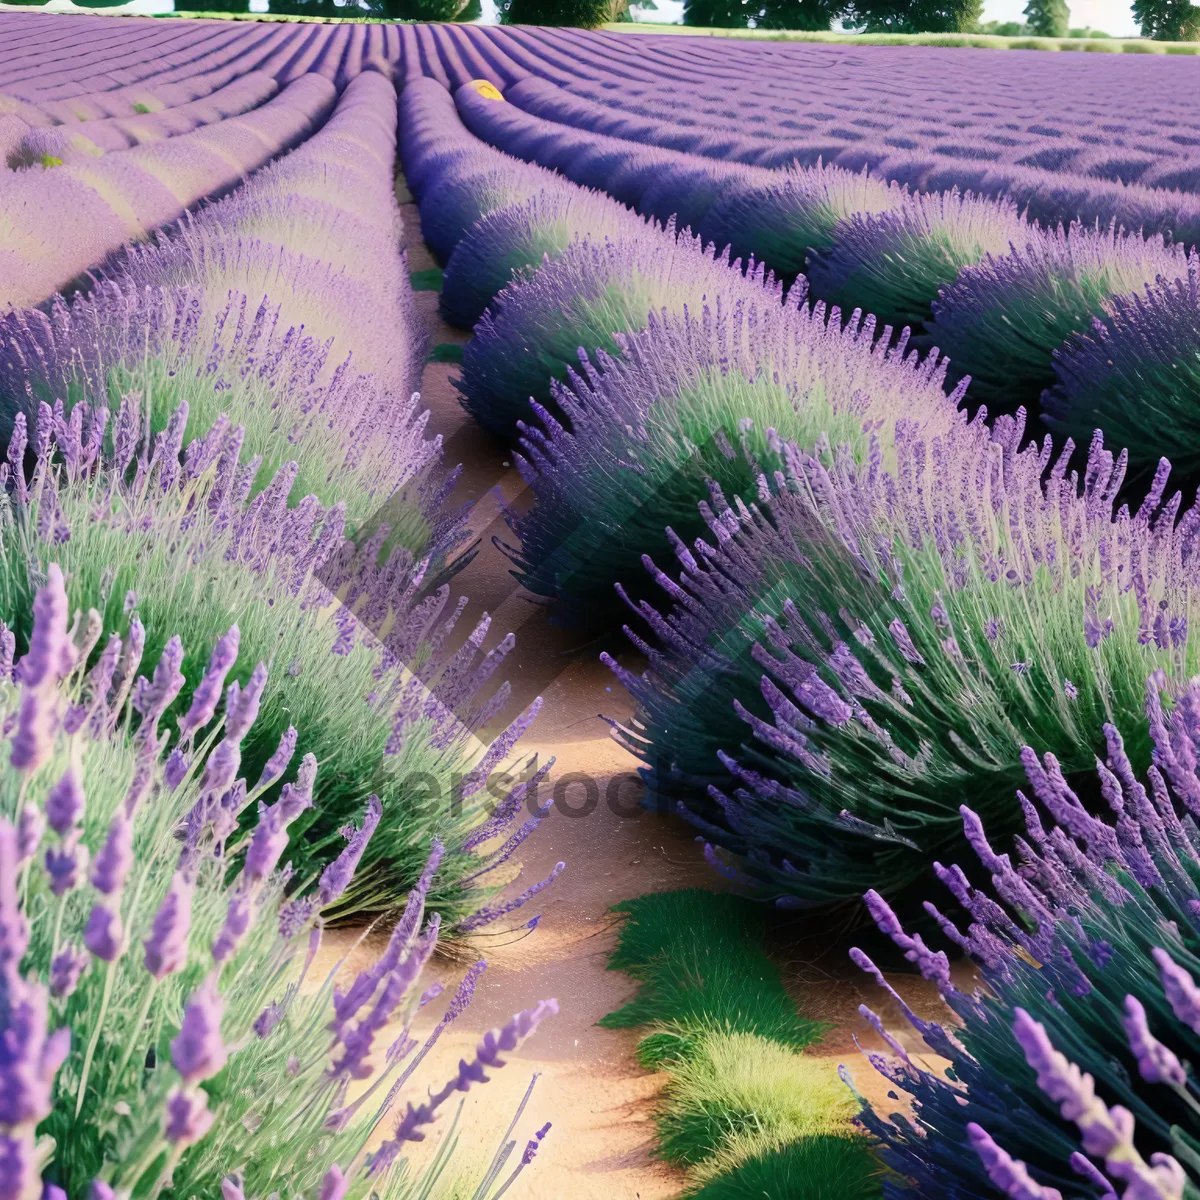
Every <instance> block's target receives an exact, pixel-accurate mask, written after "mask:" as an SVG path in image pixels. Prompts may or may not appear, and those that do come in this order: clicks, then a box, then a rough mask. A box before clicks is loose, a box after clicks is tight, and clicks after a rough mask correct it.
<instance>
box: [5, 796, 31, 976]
mask: <svg viewBox="0 0 1200 1200" xmlns="http://www.w3.org/2000/svg"><path fill="white" fill-rule="evenodd" d="M17 851H18V834H17V831H16V830H15V829H13V827H12V825H10V824H9V823H8V822H7V821H5V820H3V819H0V979H4V978H7V977H9V976H10V975H15V974H16V972H17V968H18V967H19V966H20V963H21V959H22V958H24V956H25V951H26V949H27V948H28V946H29V926H28V924H27V922H26V920H25V914H24V913H23V912H22V909H21V904H20V901H19V900H18V898H17V877H18V874H19V872H18V869H17V868H18V864H19V863H20V858H19V857H18V853H17Z"/></svg>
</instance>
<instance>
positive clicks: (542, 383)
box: [456, 225, 782, 439]
mask: <svg viewBox="0 0 1200 1200" xmlns="http://www.w3.org/2000/svg"><path fill="white" fill-rule="evenodd" d="M781 291H782V289H781V288H780V286H779V285H778V284H777V283H776V282H775V281H774V279H773V277H771V276H769V275H767V274H766V273H765V272H764V271H763V269H762V268H761V267H756V266H754V265H753V264H750V266H749V270H748V272H747V274H746V275H745V276H743V275H742V273H741V271H740V270H738V269H736V267H734V266H733V265H731V264H730V263H729V261H728V256H718V255H714V254H713V253H712V250H711V248H710V249H709V250H708V251H705V250H704V249H703V248H702V247H701V244H700V241H699V239H697V238H693V237H692V236H691V235H690V234H688V233H686V232H684V233H676V232H675V230H674V229H673V228H672V227H671V226H669V225H668V226H667V227H666V228H665V229H663V228H659V227H656V226H647V227H645V228H644V229H643V230H641V231H640V232H639V233H638V235H637V236H636V237H629V238H623V239H622V240H620V241H617V242H610V241H604V242H601V241H593V240H592V239H590V238H585V239H584V240H582V241H579V242H576V243H573V244H572V245H571V246H569V247H568V248H567V250H566V251H565V252H564V253H563V254H562V255H561V256H560V257H559V258H558V259H556V260H554V261H551V262H546V263H543V265H542V266H541V267H540V268H539V269H538V270H537V271H536V272H535V273H534V275H533V276H532V277H530V278H528V279H521V280H518V281H516V282H514V283H512V284H510V285H509V286H508V287H507V288H505V289H504V291H503V292H501V293H500V295H499V296H498V297H497V298H496V302H495V306H494V308H493V309H492V310H490V311H488V312H487V313H485V314H484V316H483V318H482V320H481V321H480V322H479V324H478V325H477V326H476V328H475V336H474V337H473V338H472V339H471V341H470V342H468V343H467V346H466V349H465V351H464V354H463V369H462V375H461V377H460V378H459V379H457V380H456V383H457V386H458V389H459V391H460V393H461V394H462V402H463V407H464V408H466V409H467V411H468V412H469V413H471V415H472V416H473V417H475V419H476V420H477V421H479V423H480V424H481V425H483V426H484V428H486V429H488V430H490V431H491V432H493V433H496V434H498V435H499V436H501V437H506V438H509V439H514V438H515V435H516V433H517V422H518V421H519V420H521V419H522V418H523V417H524V416H525V415H526V414H527V413H528V412H529V411H530V410H529V408H528V407H527V405H528V402H529V399H530V398H531V397H532V399H534V400H535V401H537V402H538V403H539V404H541V405H542V406H543V407H544V408H550V409H552V408H553V401H552V398H551V395H550V386H551V382H552V381H553V380H558V381H559V382H561V381H563V380H564V379H565V378H566V375H567V371H568V369H569V368H571V367H573V366H574V364H576V363H578V362H579V361H580V357H579V356H580V353H581V352H583V353H584V354H587V353H590V352H592V351H594V350H604V351H605V352H606V353H608V354H614V353H616V351H617V345H616V342H615V341H614V335H615V334H618V333H633V332H636V331H637V330H639V329H642V328H644V327H645V326H646V324H647V322H648V321H649V319H650V314H651V313H652V312H662V313H664V314H669V315H679V314H682V313H683V311H684V310H685V309H694V310H697V311H698V310H699V309H701V308H702V307H703V305H704V304H705V303H706V302H707V303H709V304H713V303H715V302H716V299H717V297H718V296H720V297H721V298H722V299H723V300H724V301H725V303H727V304H730V305H733V304H736V303H737V302H738V301H739V300H741V301H748V302H755V301H757V302H759V303H770V302H772V301H773V302H775V303H778V302H779V298H780V296H781Z"/></svg>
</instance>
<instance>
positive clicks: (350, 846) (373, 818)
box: [317, 796, 383, 908]
mask: <svg viewBox="0 0 1200 1200" xmlns="http://www.w3.org/2000/svg"><path fill="white" fill-rule="evenodd" d="M382 816H383V806H382V805H381V804H380V803H379V797H378V796H371V797H369V798H368V800H367V808H366V812H365V813H364V814H363V823H362V828H361V829H353V828H352V827H347V829H346V830H344V831H343V832H345V833H348V834H349V837H348V838H347V844H346V848H345V849H344V850H343V851H342V852H341V854H339V855H338V856H337V858H335V859H334V860H333V862H331V863H330V864H329V866H327V867H326V868H325V870H324V872H323V873H322V875H321V886H320V891H319V892H318V894H317V902H318V903H319V904H320V905H321V907H322V908H326V907H328V906H329V905H330V904H332V903H333V902H334V901H335V900H336V899H337V898H338V897H339V896H341V894H342V893H343V892H344V891H345V890H346V888H347V886H348V885H349V883H350V880H351V879H352V878H353V877H354V872H355V870H356V868H357V867H358V864H359V860H360V859H361V858H362V856H363V851H364V850H366V848H367V843H368V842H369V841H370V840H371V834H373V833H374V832H375V829H376V827H377V826H378V824H379V820H380V818H381V817H382Z"/></svg>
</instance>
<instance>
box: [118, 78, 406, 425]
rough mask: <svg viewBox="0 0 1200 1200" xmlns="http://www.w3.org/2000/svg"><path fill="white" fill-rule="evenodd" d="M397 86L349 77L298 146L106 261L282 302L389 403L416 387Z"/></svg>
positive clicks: (145, 281) (293, 321)
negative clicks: (398, 188)
mask: <svg viewBox="0 0 1200 1200" xmlns="http://www.w3.org/2000/svg"><path fill="white" fill-rule="evenodd" d="M395 159H396V90H395V87H394V86H393V84H392V82H391V80H390V78H388V77H387V76H386V75H384V74H381V73H380V72H378V71H374V70H371V71H365V72H364V73H363V74H361V75H359V76H357V77H356V78H355V79H354V80H353V81H352V82H351V83H350V84H349V85H348V86H347V87H346V89H345V91H344V92H343V93H342V94H341V96H340V97H339V98H338V103H337V107H336V108H335V109H334V112H333V114H332V116H331V117H330V118H329V120H328V121H326V122H325V124H324V125H323V126H322V127H321V128H320V130H318V131H317V132H316V133H315V134H314V135H313V136H312V137H310V138H309V139H308V140H307V141H306V142H304V143H303V145H301V146H300V147H299V148H297V149H296V150H293V151H292V152H291V153H289V154H287V155H285V156H284V157H282V158H280V159H277V160H276V161H275V162H273V163H272V164H271V165H270V166H268V167H265V168H264V169H263V170H261V171H258V172H256V173H255V174H254V175H253V176H251V178H250V179H248V180H247V181H246V183H245V184H244V185H243V186H242V187H240V188H238V189H237V191H235V192H233V193H232V194H231V195H229V196H228V197H226V198H225V199H224V200H222V201H219V202H218V203H215V204H208V205H205V206H204V207H202V208H200V209H199V210H198V211H196V212H193V213H189V214H187V216H186V217H185V219H184V221H183V222H182V223H181V225H180V226H178V227H176V228H174V229H173V230H172V231H171V235H170V236H169V237H161V236H160V237H159V238H158V239H157V241H156V244H154V245H153V246H150V247H145V248H143V247H129V248H127V249H126V251H125V254H124V255H123V257H122V259H121V260H120V261H119V262H118V263H117V264H116V267H115V269H114V270H113V271H112V272H110V274H113V275H115V276H117V277H120V278H123V279H126V280H128V281H131V282H133V283H136V284H137V285H138V286H141V287H145V286H151V287H162V286H183V287H201V288H202V289H203V290H204V291H205V293H206V296H207V305H208V310H209V311H210V312H216V311H220V309H221V308H222V307H223V306H224V304H225V302H226V300H227V298H228V293H229V291H230V290H233V291H238V292H241V293H243V294H245V295H247V296H249V297H250V299H251V300H252V301H255V302H256V301H258V300H261V299H262V297H264V296H267V297H270V300H271V302H272V303H273V304H275V305H280V306H282V315H281V321H282V323H283V326H284V327H285V328H286V327H289V326H295V327H297V328H299V327H300V326H303V327H304V331H305V334H306V335H307V336H309V337H315V338H317V339H319V340H320V341H327V340H328V339H330V338H332V339H333V344H334V350H333V352H332V353H331V354H330V356H329V360H330V361H329V362H328V367H329V369H332V368H333V367H334V366H335V365H336V364H337V362H339V361H341V360H342V359H344V357H345V356H346V355H347V354H351V355H352V356H353V366H354V369H355V370H356V371H358V372H359V373H366V374H370V375H371V376H373V378H374V380H375V382H376V386H377V387H378V388H379V389H380V390H381V391H382V392H384V393H386V394H387V395H388V396H389V403H390V404H391V405H396V406H399V405H406V404H409V403H410V401H411V397H412V393H413V392H414V391H416V390H417V389H418V388H419V387H420V380H421V370H422V368H423V367H424V365H425V358H426V355H427V352H428V335H427V333H426V331H425V330H424V329H423V328H422V325H421V322H420V321H419V320H418V319H417V315H416V312H415V310H414V307H413V298H412V287H411V285H410V283H409V278H408V264H407V262H406V259H405V255H404V254H403V252H402V251H401V250H400V243H401V240H402V229H401V221H400V210H399V207H398V205H397V203H396V194H395V178H394V167H395Z"/></svg>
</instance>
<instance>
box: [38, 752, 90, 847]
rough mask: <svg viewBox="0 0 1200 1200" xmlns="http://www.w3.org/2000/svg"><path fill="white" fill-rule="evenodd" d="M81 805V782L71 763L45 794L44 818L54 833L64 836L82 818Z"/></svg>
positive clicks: (82, 801) (82, 805) (82, 803)
mask: <svg viewBox="0 0 1200 1200" xmlns="http://www.w3.org/2000/svg"><path fill="white" fill-rule="evenodd" d="M83 807H84V796H83V783H82V782H81V780H80V778H79V771H78V768H76V767H75V766H74V765H72V766H69V767H68V768H67V769H66V770H65V771H64V772H63V773H62V777H61V778H60V779H59V781H58V782H57V783H56V784H55V785H54V786H53V787H52V788H51V789H50V791H49V793H48V794H47V796H46V820H47V821H49V822H50V828H51V829H53V830H54V832H55V833H57V834H58V835H59V836H60V837H66V836H67V834H68V833H70V832H71V830H72V829H73V828H74V827H75V826H76V825H77V824H78V823H79V822H80V820H82V818H83Z"/></svg>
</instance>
